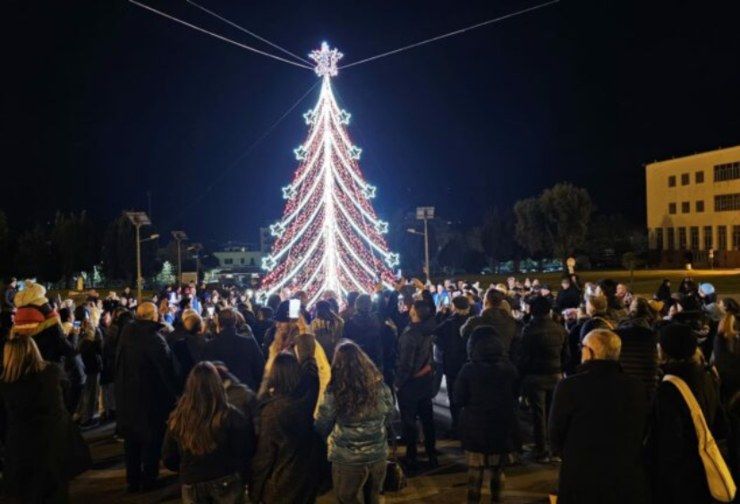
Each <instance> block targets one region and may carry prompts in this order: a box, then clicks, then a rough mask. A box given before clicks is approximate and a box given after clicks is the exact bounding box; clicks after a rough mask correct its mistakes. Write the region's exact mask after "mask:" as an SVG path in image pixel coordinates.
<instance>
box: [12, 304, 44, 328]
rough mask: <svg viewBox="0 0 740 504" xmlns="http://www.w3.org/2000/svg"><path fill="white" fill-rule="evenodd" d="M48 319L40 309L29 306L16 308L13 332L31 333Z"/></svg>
mask: <svg viewBox="0 0 740 504" xmlns="http://www.w3.org/2000/svg"><path fill="white" fill-rule="evenodd" d="M44 320H46V317H45V316H44V314H43V313H42V312H41V310H39V309H38V307H36V306H33V305H29V306H21V307H19V308H16V312H15V324H14V325H13V330H14V331H17V332H30V331H33V330H34V329H36V328H37V327H38V326H39V324H41V323H42V322H43V321H44Z"/></svg>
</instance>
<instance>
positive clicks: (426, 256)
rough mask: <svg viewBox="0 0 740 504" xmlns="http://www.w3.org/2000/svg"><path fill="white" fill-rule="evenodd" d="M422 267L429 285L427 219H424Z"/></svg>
mask: <svg viewBox="0 0 740 504" xmlns="http://www.w3.org/2000/svg"><path fill="white" fill-rule="evenodd" d="M424 267H425V268H426V274H427V283H429V233H428V229H427V219H426V218H425V219H424Z"/></svg>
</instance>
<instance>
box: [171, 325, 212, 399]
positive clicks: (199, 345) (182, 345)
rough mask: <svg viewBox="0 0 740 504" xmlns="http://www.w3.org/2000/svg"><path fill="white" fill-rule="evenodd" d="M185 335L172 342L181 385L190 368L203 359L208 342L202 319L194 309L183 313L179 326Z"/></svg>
mask: <svg viewBox="0 0 740 504" xmlns="http://www.w3.org/2000/svg"><path fill="white" fill-rule="evenodd" d="M180 329H181V330H182V331H183V332H184V334H185V336H184V337H183V338H180V339H178V340H177V341H175V342H174V343H173V344H172V355H173V356H174V357H175V363H176V371H177V373H178V378H179V380H180V383H182V384H183V385H184V384H185V382H186V381H187V379H188V375H190V370H191V369H193V368H194V367H195V365H196V364H197V363H199V362H200V361H202V360H203V354H204V353H205V350H206V345H207V343H208V341H207V339H206V336H205V334H204V333H203V331H204V330H205V326H204V323H203V319H202V318H201V316H200V315H198V314H197V313H195V312H194V311H193V312H191V313H185V314H183V319H182V326H181V328H180Z"/></svg>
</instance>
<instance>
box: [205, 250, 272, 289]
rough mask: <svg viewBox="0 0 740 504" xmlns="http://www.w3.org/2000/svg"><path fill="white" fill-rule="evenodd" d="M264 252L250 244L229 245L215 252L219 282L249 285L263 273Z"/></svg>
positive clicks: (214, 272)
mask: <svg viewBox="0 0 740 504" xmlns="http://www.w3.org/2000/svg"><path fill="white" fill-rule="evenodd" d="M263 255H264V254H263V252H262V250H260V248H259V247H257V246H255V245H253V244H249V243H233V242H232V243H228V244H226V245H224V246H223V247H222V248H221V249H220V250H217V251H215V252H213V256H214V257H215V258H216V259H217V260H218V267H217V268H216V270H215V271H213V276H215V277H216V278H217V279H218V280H219V281H221V282H223V283H234V284H238V285H249V284H250V282H251V279H252V278H255V276H257V275H259V274H261V273H263V271H262V256H263Z"/></svg>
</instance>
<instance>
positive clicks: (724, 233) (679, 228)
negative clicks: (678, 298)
mask: <svg viewBox="0 0 740 504" xmlns="http://www.w3.org/2000/svg"><path fill="white" fill-rule="evenodd" d="M645 178H646V189H647V191H646V192H647V228H648V237H649V244H650V250H651V255H652V256H653V259H654V261H655V262H658V263H660V264H662V265H664V266H682V265H684V264H686V263H693V264H695V265H698V266H708V265H710V264H711V265H714V266H717V267H738V266H740V146H737V147H729V148H726V149H719V150H715V151H710V152H703V153H701V154H695V155H693V156H686V157H682V158H675V159H669V160H667V161H658V162H655V163H651V164H648V165H646V166H645Z"/></svg>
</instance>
